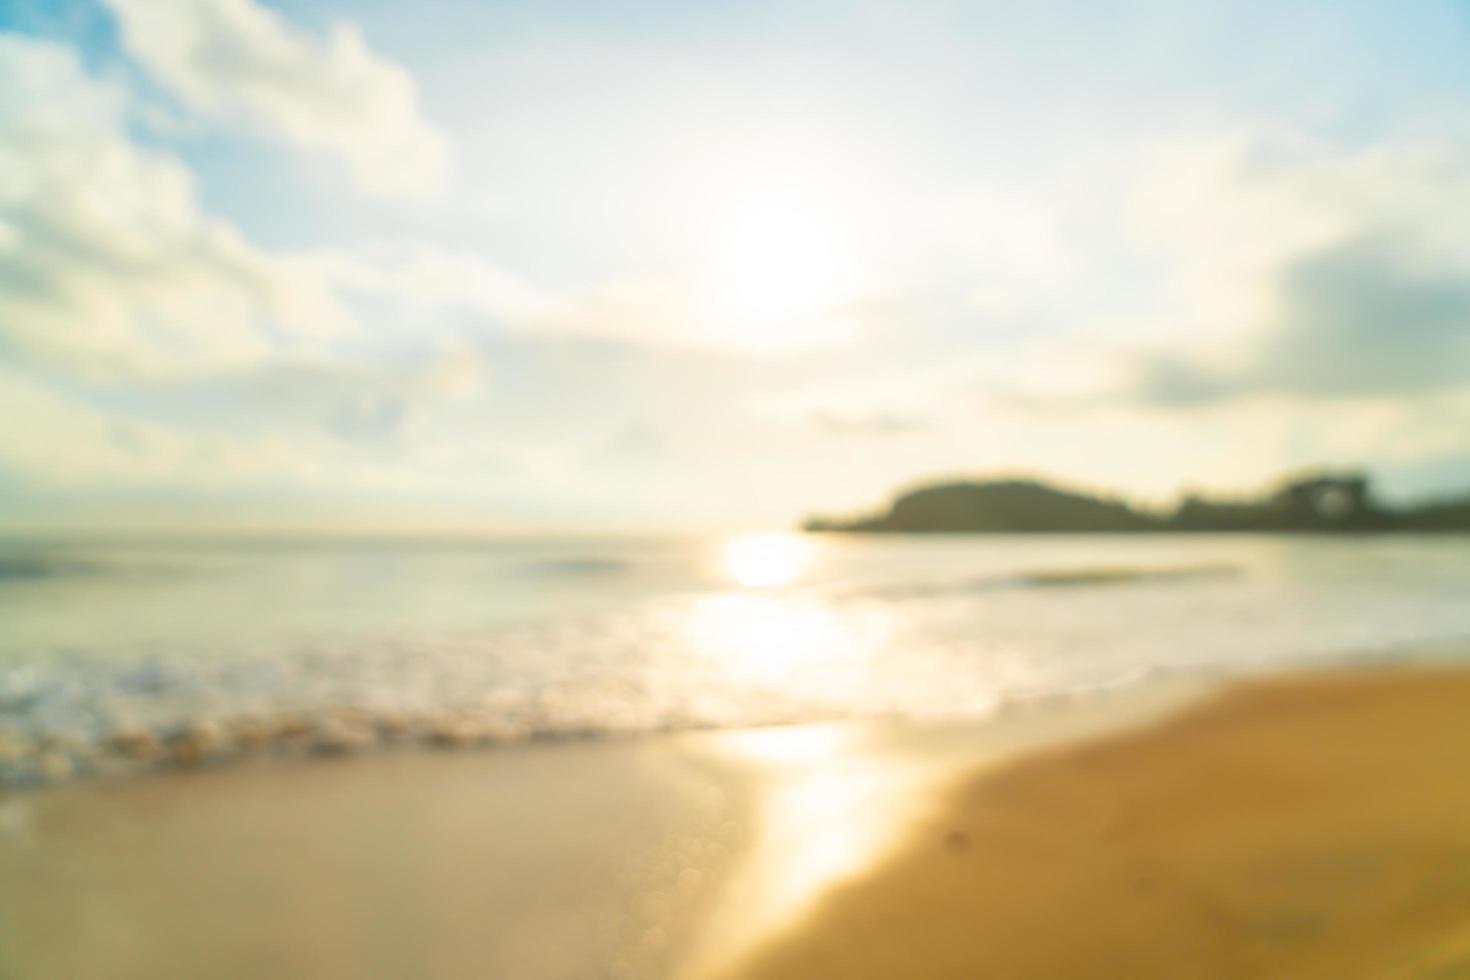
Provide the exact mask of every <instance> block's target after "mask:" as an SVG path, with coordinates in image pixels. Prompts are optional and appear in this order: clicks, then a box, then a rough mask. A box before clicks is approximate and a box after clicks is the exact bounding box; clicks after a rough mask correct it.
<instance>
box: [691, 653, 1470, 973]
mask: <svg viewBox="0 0 1470 980" xmlns="http://www.w3.org/2000/svg"><path fill="white" fill-rule="evenodd" d="M1467 713H1470V670H1467V669H1465V668H1463V667H1460V668H1451V667H1445V666H1442V665H1420V664H1400V665H1395V666H1376V667H1371V668H1358V669H1346V670H1345V669H1338V670H1333V671H1318V670H1313V671H1308V672H1298V673H1294V674H1286V675H1274V676H1262V677H1252V678H1247V679H1242V680H1236V681H1234V682H1232V683H1229V684H1228V685H1226V686H1225V687H1224V688H1223V689H1221V690H1220V691H1218V692H1217V693H1215V694H1214V695H1212V696H1210V697H1208V698H1205V699H1203V700H1202V701H1199V702H1198V703H1196V704H1194V705H1191V706H1188V707H1186V708H1184V709H1183V710H1181V711H1178V712H1176V713H1173V714H1171V715H1169V716H1167V717H1166V718H1164V719H1163V720H1160V721H1156V722H1154V723H1150V724H1147V725H1145V726H1143V727H1134V728H1128V729H1123V730H1118V731H1115V732H1112V733H1110V734H1105V735H1102V736H1099V737H1094V738H1087V739H1083V740H1081V741H1076V742H1071V743H1067V744H1054V745H1052V746H1050V747H1046V748H1043V749H1041V750H1039V751H1036V752H1032V753H1028V754H1025V755H1022V756H1020V757H1018V758H1015V759H1014V760H1012V761H1011V762H1009V763H1007V764H1005V765H1003V766H1001V767H999V768H996V769H991V770H987V771H982V772H978V773H973V772H972V773H971V774H970V775H968V776H966V777H964V778H962V779H960V780H959V781H957V782H955V783H954V784H952V785H951V786H950V787H948V788H947V789H946V790H945V791H943V792H941V793H939V794H937V795H936V796H935V797H933V798H932V799H931V800H930V809H929V810H928V812H927V814H926V816H925V818H924V819H923V820H922V821H921V822H920V824H919V825H918V826H917V828H916V829H915V831H914V832H913V833H912V834H910V835H909V836H908V838H906V839H905V840H904V841H903V842H902V844H901V845H900V846H899V847H898V848H896V849H895V850H893V851H891V852H890V853H889V854H888V855H887V856H886V857H885V858H883V859H882V860H880V861H879V862H878V863H877V864H875V865H874V866H872V867H871V868H870V869H869V870H868V871H867V872H866V873H864V874H863V875H861V876H859V877H857V878H855V879H853V880H852V881H850V882H849V883H847V884H845V885H843V886H840V887H838V888H836V889H834V890H832V891H831V892H830V893H829V894H828V895H827V896H826V897H824V898H823V899H822V901H820V902H819V903H817V904H816V906H814V907H813V909H812V910H811V911H810V913H809V914H808V915H806V916H804V917H802V918H800V919H798V920H795V921H793V922H791V923H789V924H788V927H787V929H786V930H785V931H783V932H781V933H779V934H777V935H775V936H772V937H770V938H769V940H768V941H767V942H766V943H765V945H764V946H762V947H760V948H757V949H755V950H754V951H753V952H752V953H751V955H750V956H748V957H747V958H746V959H744V960H743V961H741V962H739V963H737V964H736V965H735V966H734V967H733V968H729V969H726V970H724V971H721V972H717V973H713V974H711V977H719V978H721V980H734V978H740V980H784V978H793V980H794V978H797V977H812V976H842V977H844V978H855V980H861V978H865V977H868V978H880V977H882V978H889V977H900V976H925V977H932V978H949V977H954V978H960V977H973V976H980V975H983V976H987V977H997V978H1006V977H1017V978H1021V977H1040V976H1066V977H1092V976H1096V977H1113V976H1127V977H1134V978H1152V977H1157V978H1166V977H1178V976H1192V977H1194V976H1198V977H1217V976H1218V977H1222V978H1224V977H1240V976H1273V977H1301V978H1307V977H1322V978H1326V977H1357V976H1363V977H1370V976H1371V977H1400V976H1402V977H1431V976H1433V977H1441V976H1443V977H1448V976H1463V975H1467V973H1470V928H1467V927H1466V926H1465V925H1464V912H1465V909H1466V908H1467V907H1470V844H1467V843H1466V842H1465V839H1464V828H1465V826H1467V825H1470V776H1467V775H1466V770H1465V769H1464V760H1465V759H1466V758H1467V757H1470V734H1467V733H1465V732H1464V728H1463V719H1464V718H1465V717H1467Z"/></svg>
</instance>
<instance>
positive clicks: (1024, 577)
mask: <svg viewBox="0 0 1470 980" xmlns="http://www.w3.org/2000/svg"><path fill="white" fill-rule="evenodd" d="M1242 574H1244V570H1243V569H1241V568H1240V567H1238V566H1235V565H1222V564H1208V565H1182V566H1176V567H1168V568H1148V567H1134V566H1126V565H1105V566H1095V567H1089V568H1075V567H1068V568H1041V569H1033V570H1030V571H1023V572H1011V573H1007V574H1004V575H986V576H980V577H976V578H964V579H949V580H942V581H941V580H932V581H922V582H904V583H896V584H892V585H879V586H870V587H862V588H857V589H843V590H840V591H841V594H842V595H843V596H844V597H848V598H878V599H924V598H938V597H942V596H946V595H959V594H964V593H972V592H999V591H1007V590H1013V589H1080V588H1090V587H1099V586H1118V585H1137V584H1144V583H1154V582H1190V581H1198V580H1202V579H1225V578H1236V577H1239V576H1241V575H1242Z"/></svg>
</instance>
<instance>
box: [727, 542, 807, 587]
mask: <svg viewBox="0 0 1470 980" xmlns="http://www.w3.org/2000/svg"><path fill="white" fill-rule="evenodd" d="M811 550H812V548H811V544H810V542H808V541H806V540H805V539H803V538H801V537H799V536H798V535H794V534H753V535H746V536H744V537H739V538H733V539H731V540H729V541H727V542H725V544H724V546H723V547H722V548H721V549H720V571H721V572H722V573H723V574H724V575H725V576H726V577H727V578H729V579H730V580H731V581H733V582H736V583H738V584H739V585H743V586H745V587H746V588H748V589H773V588H779V587H781V586H786V585H791V584H792V583H793V582H795V581H796V580H797V579H798V578H800V577H801V575H802V573H803V572H804V571H805V570H806V568H807V566H808V564H809V563H810V560H811Z"/></svg>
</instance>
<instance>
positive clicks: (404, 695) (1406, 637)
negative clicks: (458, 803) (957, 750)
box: [0, 535, 1470, 786]
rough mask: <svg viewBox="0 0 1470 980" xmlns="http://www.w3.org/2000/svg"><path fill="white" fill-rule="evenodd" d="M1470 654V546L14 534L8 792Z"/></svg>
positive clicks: (1, 707) (984, 705)
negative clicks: (144, 775)
mask: <svg viewBox="0 0 1470 980" xmlns="http://www.w3.org/2000/svg"><path fill="white" fill-rule="evenodd" d="M1462 643H1463V645H1464V648H1465V649H1467V650H1470V538H1463V537H1456V536H1440V537H1414V536H1381V537H1361V538H1343V537H1334V538H1316V537H1269V536H1259V537H1258V536H1198V537H1194V536H1158V537H1126V536H1026V537H1022V536H1014V537H1013V536H979V537H897V536H893V537H840V536H828V537H803V536H794V535H792V536H787V535H772V536H753V537H741V538H730V539H719V538H709V539H703V538H649V539H631V538H606V539H593V538H585V539H579V538H548V539H538V540H531V539H515V540H510V539H507V540H480V539H476V540H462V541H442V540H433V541H409V540H391V541H388V540H371V541H369V540H364V541H341V540H331V541H326V540H272V541H130V542H122V541H111V542H85V541H67V542H41V541H31V540H10V541H6V542H3V543H0V785H11V786H25V785H31V784H34V783H38V782H43V781H46V780H48V779H52V780H54V779H66V778H73V777H76V776H82V775H86V774H88V773H91V772H103V773H107V772H113V771H124V770H126V769H127V768H128V767H132V768H146V767H150V766H155V765H163V764H170V763H171V762H172V763H176V762H179V761H186V762H193V761H200V760H208V759H213V758H220V759H224V758H228V757H230V756H232V755H239V754H242V753H246V752H262V751H269V752H278V751H346V750H355V749H362V748H367V747H371V746H372V745H373V744H376V743H379V742H394V741H412V740H428V741H432V742H435V743H436V744H443V745H461V744H482V743H484V744H489V743H496V742H505V741H515V740H520V739H529V738H549V737H570V736H596V735H603V734H612V733H623V732H643V731H657V730H668V729H685V728H691V727H710V726H737V725H759V724H769V723H777V722H793V721H803V720H814V719H827V718H835V717H870V716H878V715H903V716H922V717H928V716H945V717H953V716H970V715H984V714H985V713H987V712H992V711H997V710H1002V709H1004V708H1005V707H1006V706H1007V705H1011V704H1016V703H1020V702H1024V701H1027V700H1031V699H1035V698H1039V697H1049V696H1055V695H1073V694H1080V693H1085V692H1088V691H1093V690H1099V689H1104V688H1112V687H1116V686H1118V685H1121V684H1129V683H1135V682H1140V681H1143V680H1146V679H1148V678H1151V677H1156V676H1159V675H1161V674H1211V675H1215V674H1221V673H1232V672H1247V671H1254V670H1259V669H1263V668H1268V667H1272V666H1276V665H1301V664H1307V663H1314V662H1321V661H1324V660H1341V661H1345V662H1351V661H1353V660H1355V659H1367V658H1373V659H1378V658H1383V657H1385V656H1394V655H1397V654H1399V653H1401V652H1417V651H1422V650H1429V649H1446V650H1454V649H1455V648H1456V646H1457V645H1458V644H1462Z"/></svg>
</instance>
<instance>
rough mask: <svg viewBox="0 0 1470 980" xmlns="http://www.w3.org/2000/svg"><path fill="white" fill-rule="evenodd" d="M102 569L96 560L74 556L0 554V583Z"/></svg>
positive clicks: (41, 578)
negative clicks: (83, 559)
mask: <svg viewBox="0 0 1470 980" xmlns="http://www.w3.org/2000/svg"><path fill="white" fill-rule="evenodd" d="M102 571H104V569H103V566H102V565H100V564H98V563H97V562H90V561H82V560H80V559H75V558H43V557H41V556H40V555H24V554H22V555H0V584H4V583H6V582H35V581H44V580H49V579H58V578H70V577H72V576H76V575H95V574H97V573H99V572H102Z"/></svg>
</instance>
